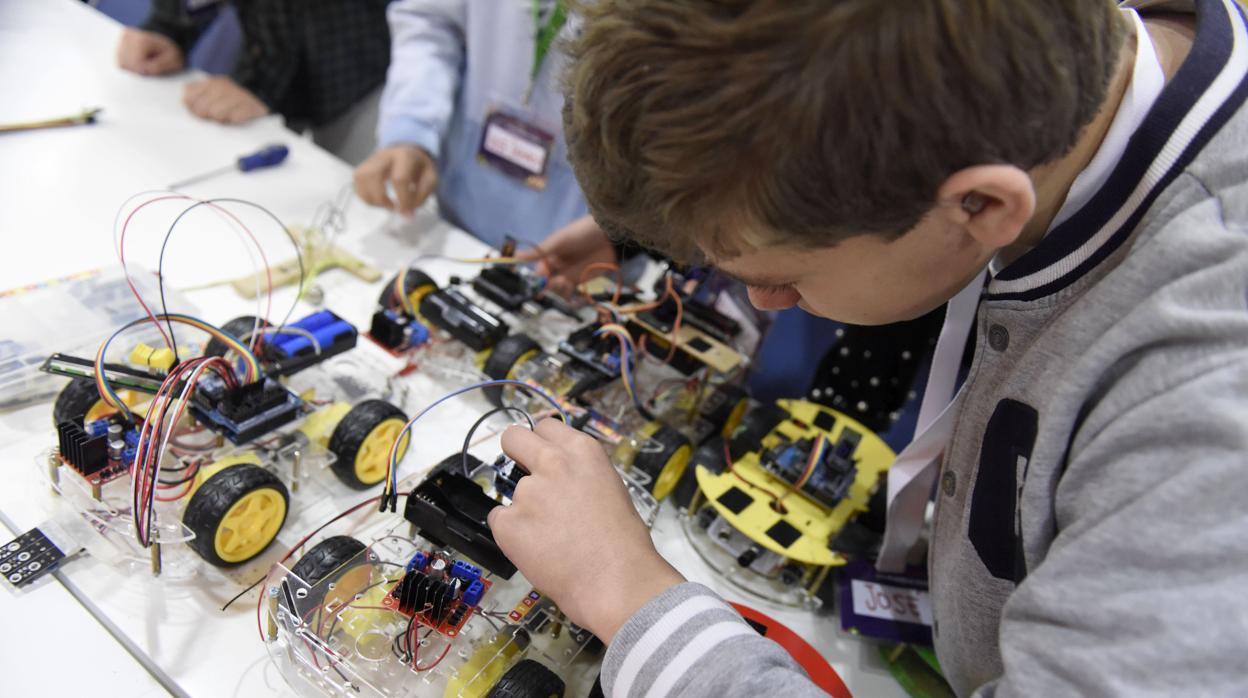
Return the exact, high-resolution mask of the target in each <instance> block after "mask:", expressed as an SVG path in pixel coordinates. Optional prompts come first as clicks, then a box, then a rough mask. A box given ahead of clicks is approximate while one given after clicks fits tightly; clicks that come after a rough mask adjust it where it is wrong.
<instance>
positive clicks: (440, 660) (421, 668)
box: [412, 642, 452, 671]
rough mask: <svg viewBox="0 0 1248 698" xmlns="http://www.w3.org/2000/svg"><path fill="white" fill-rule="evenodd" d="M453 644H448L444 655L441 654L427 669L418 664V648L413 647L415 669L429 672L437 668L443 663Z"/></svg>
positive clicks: (443, 651) (443, 652)
mask: <svg viewBox="0 0 1248 698" xmlns="http://www.w3.org/2000/svg"><path fill="white" fill-rule="evenodd" d="M451 644H452V643H450V642H447V643H446V649H444V650H442V654H439V655H438V658H437V659H435V660H433V664H430V665H429V666H425V667H422V666H420V665H419V664H417V663H416V648H415V646H413V647H412V667H413V668H415V669H416V671H429V670H430V669H432V668H434V667H436V666H437V665H439V664H441V663H442V660H443V659H444V658H445V657H446V655H447V653H448V652H450V651H451Z"/></svg>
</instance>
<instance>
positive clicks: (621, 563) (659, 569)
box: [489, 419, 684, 643]
mask: <svg viewBox="0 0 1248 698" xmlns="http://www.w3.org/2000/svg"><path fill="white" fill-rule="evenodd" d="M503 450H504V451H505V452H506V453H507V455H509V456H511V457H512V458H513V459H515V461H516V462H517V463H519V464H521V465H522V466H524V467H525V469H527V470H528V471H529V473H531V474H530V475H529V476H527V477H524V478H521V479H520V483H519V484H518V485H517V486H516V491H515V496H514V497H513V500H512V504H511V506H509V507H496V508H495V509H494V510H493V511H492V512H490V519H489V520H490V529H491V530H492V531H493V532H494V538H495V540H496V541H498V545H499V547H501V548H502V549H503V552H504V553H505V554H506V555H507V557H508V558H509V559H510V560H511V561H512V562H514V563H515V564H516V567H518V568H519V569H520V571H521V572H522V573H524V576H525V577H526V578H527V579H528V580H529V581H530V582H532V583H533V586H534V587H535V588H537V589H538V590H539V591H540V592H542V593H543V594H546V595H547V596H550V597H551V598H552V599H554V601H555V603H556V604H557V605H558V606H559V609H560V610H562V611H563V612H564V613H566V614H567V615H568V617H569V618H571V619H572V620H573V621H574V622H575V623H576V624H577V625H580V626H582V627H584V628H588V629H589V630H590V631H592V632H593V633H594V634H595V635H597V636H598V637H599V638H600V639H601V640H602V641H603V642H608V643H609V642H610V641H611V639H612V638H613V637H615V633H616V631H617V630H619V629H620V626H621V625H623V624H624V621H626V620H628V618H629V616H631V615H632V614H633V613H634V612H636V611H637V610H638V609H640V608H641V607H642V606H644V605H645V604H646V602H647V601H649V600H650V599H652V598H654V597H655V596H658V595H659V594H661V593H663V592H664V591H665V590H667V589H668V588H669V587H672V586H674V585H676V584H679V583H681V582H683V581H684V578H683V577H681V576H680V573H679V572H677V571H676V570H674V569H672V566H671V565H669V564H667V561H665V560H664V559H663V558H662V557H660V556H659V554H658V552H656V551H655V549H654V543H653V542H651V540H650V532H649V531H648V530H647V529H646V526H645V524H644V523H642V521H641V518H640V517H639V516H638V515H637V511H636V510H635V509H634V508H633V504H632V501H631V500H630V499H629V496H628V491H627V489H625V487H624V483H623V482H622V481H621V480H620V476H619V473H617V472H616V470H615V468H613V467H612V466H611V463H610V462H608V461H607V456H606V453H604V452H603V449H602V445H601V444H599V443H598V442H597V441H596V440H594V439H593V438H592V437H590V436H587V435H585V434H583V433H581V432H579V431H576V430H575V429H573V428H571V427H569V426H566V425H564V424H563V423H562V422H560V421H558V420H554V419H547V420H543V421H542V422H540V423H539V424H538V425H537V428H536V429H535V430H534V431H529V430H527V429H524V428H522V427H511V428H510V429H508V430H507V431H506V432H504V433H503Z"/></svg>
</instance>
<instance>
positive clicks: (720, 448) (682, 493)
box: [672, 436, 725, 509]
mask: <svg viewBox="0 0 1248 698" xmlns="http://www.w3.org/2000/svg"><path fill="white" fill-rule="evenodd" d="M699 465H701V466H702V467H704V468H706V469H707V470H709V471H711V472H712V473H722V472H724V467H725V463H724V437H722V436H712V437H711V438H710V439H709V440H708V441H707V442H706V443H704V444H702V445H701V446H698V448H697V450H695V451H694V452H693V457H692V458H690V459H689V467H687V468H685V474H684V475H681V476H680V482H679V483H678V484H677V485H676V489H675V490H674V491H673V492H672V501H673V503H675V504H676V506H677V507H679V508H681V509H688V508H689V504H690V503H691V502H692V501H693V496H694V495H695V494H697V492H698V475H697V472H698V469H697V467H696V466H699Z"/></svg>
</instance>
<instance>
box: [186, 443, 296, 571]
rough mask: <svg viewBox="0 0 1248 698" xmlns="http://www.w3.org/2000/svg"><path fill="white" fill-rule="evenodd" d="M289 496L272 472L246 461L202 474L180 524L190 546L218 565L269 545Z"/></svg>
mask: <svg viewBox="0 0 1248 698" xmlns="http://www.w3.org/2000/svg"><path fill="white" fill-rule="evenodd" d="M289 501H290V495H289V493H288V492H287V490H286V486H285V485H283V484H282V482H281V480H278V479H277V476H276V475H274V474H273V473H271V472H269V471H267V470H265V469H264V468H261V467H259V466H257V465H253V464H250V463H242V464H239V465H235V466H234V467H231V468H226V469H224V470H221V471H220V472H218V473H216V474H215V475H213V476H212V477H210V478H208V479H207V480H206V481H204V483H203V484H202V485H200V487H199V489H198V490H196V491H195V494H194V495H192V496H191V501H190V502H189V503H188V504H187V505H186V512H185V513H183V515H182V523H184V524H186V527H187V528H189V529H191V531H192V532H193V533H194V534H195V538H194V539H193V540H192V541H191V547H192V548H194V549H195V551H196V552H197V553H199V555H200V556H201V557H203V558H204V559H205V560H207V561H208V562H210V563H212V564H214V565H217V566H219V567H226V566H229V565H237V564H241V563H243V562H247V561H248V560H251V559H252V558H254V557H256V556H257V555H259V554H260V553H262V552H264V549H265V548H267V547H269V544H270V543H272V542H273V539H274V538H277V532H278V531H280V530H281V528H282V524H284V523H285V522H286V510H287V505H288V503H289Z"/></svg>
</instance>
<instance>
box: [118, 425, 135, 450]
mask: <svg viewBox="0 0 1248 698" xmlns="http://www.w3.org/2000/svg"><path fill="white" fill-rule="evenodd" d="M121 438H123V439H125V441H126V445H127V446H130V447H131V448H136V447H138V445H139V430H138V429H131V430H130V431H127V432H126V433H124V434H122V435H121Z"/></svg>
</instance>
